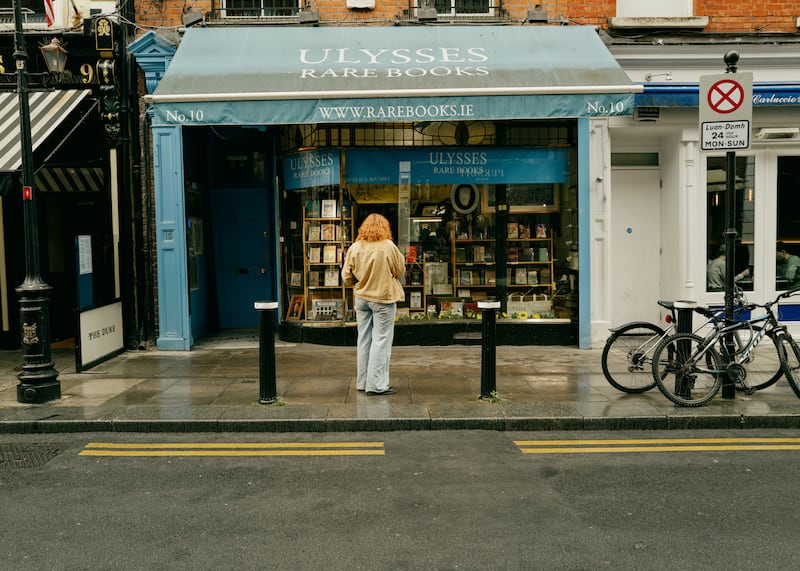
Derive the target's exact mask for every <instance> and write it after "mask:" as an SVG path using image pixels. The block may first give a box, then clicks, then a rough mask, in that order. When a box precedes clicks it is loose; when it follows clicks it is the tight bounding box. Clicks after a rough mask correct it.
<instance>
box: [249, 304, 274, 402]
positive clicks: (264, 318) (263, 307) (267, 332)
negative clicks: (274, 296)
mask: <svg viewBox="0 0 800 571" xmlns="http://www.w3.org/2000/svg"><path fill="white" fill-rule="evenodd" d="M254 305H255V308H256V310H257V311H258V316H259V321H258V322H259V339H258V389H259V391H258V392H259V394H258V402H259V404H273V403H275V402H277V401H278V389H277V387H276V383H275V328H274V326H273V324H274V323H275V310H276V309H278V302H277V301H257V302H255V304H254Z"/></svg>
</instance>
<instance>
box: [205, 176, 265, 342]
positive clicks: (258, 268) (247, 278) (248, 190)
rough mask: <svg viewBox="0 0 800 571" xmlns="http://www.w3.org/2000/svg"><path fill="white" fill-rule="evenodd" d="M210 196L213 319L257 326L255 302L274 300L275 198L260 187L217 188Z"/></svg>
mask: <svg viewBox="0 0 800 571" xmlns="http://www.w3.org/2000/svg"><path fill="white" fill-rule="evenodd" d="M210 198H211V232H212V242H213V249H214V252H213V253H214V276H215V278H214V279H215V286H216V299H215V301H216V306H217V309H218V312H217V323H218V325H219V328H220V329H244V328H252V327H257V326H258V312H256V311H255V309H253V303H254V302H256V301H261V300H266V301H275V300H277V299H278V298H277V294H276V290H275V284H276V282H277V280H276V278H275V276H276V275H277V274H276V272H277V270H278V266H277V263H276V260H275V247H274V244H275V241H274V235H275V227H274V226H275V211H274V206H273V201H272V200H271V199H270V194H269V192H268V191H267V189H266V188H263V187H239V188H235V187H234V188H216V189H212V190H211V197H210Z"/></svg>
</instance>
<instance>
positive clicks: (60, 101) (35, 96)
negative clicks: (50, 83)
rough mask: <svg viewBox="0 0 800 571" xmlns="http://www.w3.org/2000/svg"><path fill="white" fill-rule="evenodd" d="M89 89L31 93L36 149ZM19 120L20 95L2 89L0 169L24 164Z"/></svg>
mask: <svg viewBox="0 0 800 571" xmlns="http://www.w3.org/2000/svg"><path fill="white" fill-rule="evenodd" d="M89 93H90V91H89V90H77V89H66V90H56V91H31V92H30V93H29V96H28V104H29V107H30V110H31V113H30V116H31V142H32V147H33V150H34V151H35V150H36V149H37V147H39V145H41V144H42V143H43V142H44V140H45V139H47V137H48V136H49V135H50V134H51V133H52V132H53V131H54V130H55V129H56V128H57V127H58V126H59V125H60V124H61V123H62V122H63V121H64V120H65V119H66V118H67V117H68V116H69V114H70V112H71V111H72V110H73V109H75V107H77V106H78V104H79V103H80V102H81V101H82V100H83V99H84V98H85V97H86V96H87V95H88V94H89ZM19 123H20V117H19V95H18V94H17V93H16V92H5V93H0V172H12V171H15V170H17V169H19V168H20V166H22V148H21V145H20V129H19Z"/></svg>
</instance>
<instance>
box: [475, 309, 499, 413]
mask: <svg viewBox="0 0 800 571" xmlns="http://www.w3.org/2000/svg"><path fill="white" fill-rule="evenodd" d="M500 306H501V303H500V302H499V301H479V302H478V308H479V309H480V310H481V321H482V323H481V396H480V398H481V400H494V399H496V398H497V377H496V375H497V338H496V329H497V310H498V309H500Z"/></svg>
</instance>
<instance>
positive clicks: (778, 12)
mask: <svg viewBox="0 0 800 571" xmlns="http://www.w3.org/2000/svg"><path fill="white" fill-rule="evenodd" d="M221 1H222V0H216V2H214V3H212V2H211V0H186V1H184V0H180V1H177V0H163V1H161V2H153V1H152V0H148V1H144V2H137V3H136V8H137V15H136V22H137V24H139V25H140V26H143V27H151V26H153V27H158V26H166V27H171V26H181V25H182V22H181V16H182V15H183V14H184V12H185V11H188V10H190V9H193V10H196V11H199V12H209V11H210V10H211V9H212V4H213V6H215V7H216V8H219V6H220V4H221ZM266 1H267V3H268V0H266ZM643 1H645V0H643ZM310 4H311V6H312V8H313V9H315V10H317V12H318V13H319V16H320V20H321V22H322V23H323V24H324V23H326V22H347V23H350V24H353V25H357V24H370V23H375V24H381V23H383V24H386V23H390V22H393V21H394V20H396V19H403V18H404V16H403V11H404V10H406V11H407V10H408V9H409V2H408V0H376V7H375V9H374V10H348V9H347V8H346V6H345V0H310ZM536 4H541V9H542V10H544V11H546V12H547V13H548V15H549V17H550V18H551V19H552V20H562V19H563V20H564V21H567V22H569V23H571V24H581V25H593V26H599V27H602V28H606V27H607V26H608V19H609V18H611V17H614V16H616V15H617V13H616V1H615V0H596V1H581V0H572V1H570V0H550V1H548V0H544V1H539V2H537V1H524V0H504V1H503V9H504V10H505V11H506V13H507V20H508V21H511V22H515V21H521V20H523V19H524V18H525V15H526V13H527V11H528V10H529V9H531V8H533V7H534V6H535V5H536ZM694 15H695V16H707V17H708V19H709V24H708V26H707V27H706V28H705V30H704V31H705V32H707V33H757V32H765V33H778V32H783V33H785V32H790V33H798V29H797V25H796V24H797V18H798V17H800V2H797V1H796V0H759V1H754V0H747V1H745V0H740V1H738V2H737V1H731V0H695V3H694Z"/></svg>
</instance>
